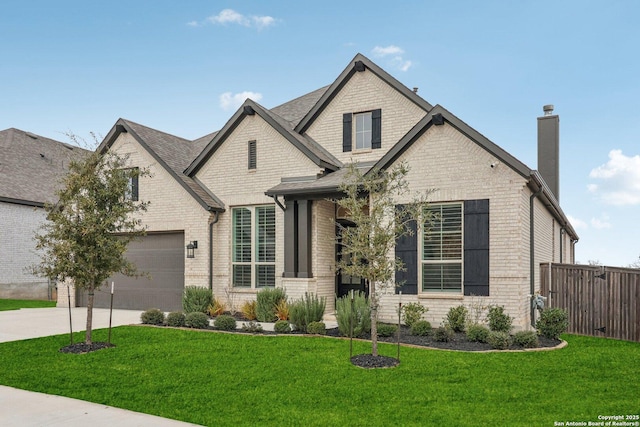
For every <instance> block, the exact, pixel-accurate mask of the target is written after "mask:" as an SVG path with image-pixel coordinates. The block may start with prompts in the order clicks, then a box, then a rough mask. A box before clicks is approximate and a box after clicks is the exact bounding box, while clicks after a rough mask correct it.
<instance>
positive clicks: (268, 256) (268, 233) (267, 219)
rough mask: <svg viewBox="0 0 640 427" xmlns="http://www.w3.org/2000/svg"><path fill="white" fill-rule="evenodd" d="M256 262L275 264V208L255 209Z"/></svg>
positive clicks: (263, 207)
mask: <svg viewBox="0 0 640 427" xmlns="http://www.w3.org/2000/svg"><path fill="white" fill-rule="evenodd" d="M256 221H257V227H256V234H257V245H256V247H257V256H256V261H257V262H276V208H275V206H260V207H257V208H256Z"/></svg>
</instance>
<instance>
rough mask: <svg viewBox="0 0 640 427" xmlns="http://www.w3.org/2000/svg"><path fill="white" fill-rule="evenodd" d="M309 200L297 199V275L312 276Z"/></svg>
mask: <svg viewBox="0 0 640 427" xmlns="http://www.w3.org/2000/svg"><path fill="white" fill-rule="evenodd" d="M311 206H312V203H311V200H298V212H297V213H298V236H297V237H298V269H297V270H298V275H297V277H313V274H312V272H311Z"/></svg>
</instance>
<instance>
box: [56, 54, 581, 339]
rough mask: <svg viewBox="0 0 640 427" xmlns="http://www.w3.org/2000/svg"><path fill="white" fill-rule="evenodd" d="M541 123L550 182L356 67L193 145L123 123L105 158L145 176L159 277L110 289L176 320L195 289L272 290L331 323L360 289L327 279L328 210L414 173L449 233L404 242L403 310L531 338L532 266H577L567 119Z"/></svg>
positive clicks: (148, 250) (391, 309)
mask: <svg viewBox="0 0 640 427" xmlns="http://www.w3.org/2000/svg"><path fill="white" fill-rule="evenodd" d="M538 122H539V135H540V142H539V145H540V153H541V154H540V158H541V159H542V160H543V161H544V163H545V165H540V166H539V167H540V169H541V171H543V173H542V174H541V173H540V172H538V171H535V170H532V169H530V168H529V167H527V166H525V165H524V164H523V163H521V162H520V161H518V160H517V159H515V158H514V157H513V156H511V155H510V154H509V153H507V152H505V151H504V150H503V149H501V148H500V147H498V146H497V145H495V144H494V143H492V142H491V141H489V140H488V139H486V138H485V137H484V136H482V135H481V134H480V133H478V132H477V131H476V130H474V129H473V128H471V127H470V126H468V125H467V124H466V123H464V122H463V121H462V120H460V119H459V118H457V117H456V116H454V115H453V114H452V113H450V112H449V111H447V110H446V109H445V108H443V107H442V106H440V105H435V106H433V105H431V104H430V103H429V102H427V101H425V100H424V99H422V98H421V97H420V96H419V95H418V94H417V93H416V92H415V91H412V90H410V89H408V88H407V87H405V86H404V85H402V84H401V83H400V82H398V81H397V80H396V79H395V78H393V77H392V76H391V75H389V74H388V73H387V72H385V71H384V70H382V69H381V68H380V67H378V66H377V65H376V64H374V63H373V62H371V61H370V60H369V59H367V58H366V57H364V56H362V55H357V56H356V57H355V58H354V59H353V60H352V61H351V62H350V63H349V65H348V66H347V68H346V69H345V70H344V71H343V72H342V73H341V74H340V75H339V76H338V78H337V79H336V80H335V81H334V82H333V83H332V84H331V85H330V86H326V87H323V88H321V89H319V90H317V91H314V92H311V93H309V94H307V95H304V96H302V97H300V98H297V99H294V100H292V101H290V102H288V103H285V104H283V105H280V106H278V107H275V108H272V109H266V108H264V107H262V106H261V105H259V104H258V103H256V102H254V101H252V100H250V99H248V100H247V101H246V102H245V103H244V105H242V106H241V107H240V108H239V109H238V111H236V113H235V114H234V115H233V116H232V117H231V118H230V119H229V121H228V122H227V123H226V124H225V126H224V127H223V128H222V129H221V130H220V131H218V132H216V133H213V134H211V135H207V136H205V137H202V138H200V139H198V140H196V141H188V140H184V139H182V138H179V137H175V136H171V135H168V134H165V133H162V132H159V131H156V130H153V129H149V128H147V127H144V126H141V125H138V124H136V123H133V122H130V121H127V120H123V119H120V120H118V122H117V123H116V124H115V126H114V127H113V128H112V130H111V131H110V132H109V134H108V135H107V137H106V138H105V139H104V141H103V142H102V144H101V146H100V147H99V150H112V151H115V152H118V153H121V154H126V155H128V156H129V161H130V164H131V166H132V167H141V168H143V167H148V168H150V170H151V173H152V175H153V177H151V178H147V177H144V178H141V179H140V182H139V183H138V184H139V185H138V188H139V198H140V200H148V201H150V202H151V204H150V206H149V210H148V212H147V213H145V214H144V215H143V217H142V218H143V221H144V223H145V224H146V225H147V227H148V230H149V234H148V236H147V237H145V238H144V239H143V240H142V241H140V242H138V243H137V246H135V247H132V248H131V250H130V256H131V257H132V259H134V260H136V261H139V262H140V263H141V269H143V270H145V271H149V272H150V273H151V276H152V277H153V278H152V279H151V280H149V279H137V280H134V279H127V278H123V277H118V278H117V280H114V281H115V282H116V285H115V287H116V289H118V288H120V289H121V292H120V296H119V297H118V292H116V300H118V298H120V299H119V300H118V303H117V306H121V307H131V308H138V309H146V308H149V307H153V306H157V307H160V308H163V309H165V310H169V309H179V308H180V293H181V291H182V289H183V288H184V286H191V285H195V286H204V287H209V288H211V289H212V290H213V293H214V295H215V296H216V297H219V298H221V299H223V300H224V301H225V302H227V303H229V302H233V303H234V304H235V305H236V308H237V307H239V305H240V304H241V303H242V302H243V301H245V300H251V299H255V297H256V293H257V291H258V290H259V289H261V288H263V287H269V286H277V287H283V288H286V291H287V295H289V296H290V297H292V298H298V297H300V296H302V295H304V293H305V292H313V293H316V294H318V295H320V296H325V297H327V314H331V313H333V311H334V307H335V296H336V295H343V294H345V293H347V292H348V291H349V290H350V289H363V290H364V288H365V287H364V284H363V283H362V282H361V281H360V280H359V279H356V278H351V277H342V276H341V275H339V274H338V275H336V271H335V267H334V263H335V259H336V256H338V254H337V253H336V245H335V236H336V227H335V222H336V221H344V222H345V224H346V223H348V217H347V215H345V214H344V212H341V211H340V210H339V209H337V207H336V205H335V204H334V203H332V202H331V201H330V200H331V199H332V198H335V197H336V196H338V195H339V191H338V186H339V185H340V183H341V181H342V179H343V178H344V176H345V172H346V168H345V166H346V165H347V164H349V163H352V162H357V163H358V165H359V166H360V167H362V168H363V170H368V169H369V168H388V167H391V166H393V165H396V164H398V163H399V162H406V163H407V164H408V165H409V167H410V168H411V170H410V173H409V175H408V177H407V179H408V182H409V185H410V187H411V189H412V190H429V189H435V191H434V192H433V193H432V195H431V197H430V200H431V202H432V204H431V207H432V208H433V209H435V210H437V211H438V212H439V213H440V214H441V215H442V217H443V218H444V219H445V222H446V223H447V224H448V225H450V226H449V227H442V228H435V229H434V230H432V233H431V236H430V240H429V241H427V242H425V236H424V235H423V234H422V233H421V230H420V228H418V229H417V231H418V232H417V233H416V234H415V235H414V236H413V237H411V238H404V239H402V240H401V241H399V242H398V244H397V246H396V254H397V255H398V256H400V257H401V258H402V259H403V260H404V262H405V264H406V266H407V271H406V272H403V273H399V274H398V277H397V278H398V280H402V281H404V282H405V284H404V287H403V288H402V301H403V302H404V303H406V302H410V301H419V302H421V303H422V304H423V305H425V306H426V307H428V308H429V312H428V316H427V318H428V319H429V320H431V321H432V322H435V323H436V324H437V323H439V322H441V321H442V319H443V317H444V316H445V315H446V313H447V311H448V310H449V308H450V307H453V306H457V305H460V304H470V303H472V302H474V303H479V304H485V305H486V304H499V305H504V306H505V308H506V311H507V312H508V313H509V314H510V315H511V316H513V317H514V318H515V321H514V324H515V326H517V327H519V328H526V327H528V324H529V323H530V321H531V319H530V316H531V300H530V295H531V294H532V293H534V292H535V291H536V290H538V289H539V264H540V263H542V262H573V259H574V255H573V254H574V252H573V250H574V243H575V242H576V241H577V239H578V237H577V235H576V232H575V230H574V229H573V227H572V226H571V224H570V223H569V221H568V219H567V217H566V216H565V214H564V213H563V212H562V210H561V209H560V206H559V204H558V197H557V194H558V180H557V158H558V156H557V150H558V147H557V144H558V117H557V116H553V115H548V116H544V117H541V118H539V119H538ZM548 153H550V154H548ZM547 164H548V165H549V168H548V169H547V166H546V165H547ZM408 201H409V200H398V203H399V204H402V203H406V202H408ZM194 246H197V248H193V247H194ZM187 247H189V248H188V249H187ZM190 256H193V258H191V257H190ZM398 291H399V290H394V289H390V290H388V291H387V293H386V294H385V295H383V296H382V298H381V310H380V313H381V317H382V318H383V319H387V320H392V319H395V318H396V307H397V304H398V301H399V298H400V296H399V295H398ZM63 301H64V300H63ZM100 301H101V302H100ZM79 302H80V303H81V302H82V298H81V297H80V300H79ZM107 303H108V298H107V294H106V293H105V294H104V295H103V296H102V299H100V298H99V302H98V304H107Z"/></svg>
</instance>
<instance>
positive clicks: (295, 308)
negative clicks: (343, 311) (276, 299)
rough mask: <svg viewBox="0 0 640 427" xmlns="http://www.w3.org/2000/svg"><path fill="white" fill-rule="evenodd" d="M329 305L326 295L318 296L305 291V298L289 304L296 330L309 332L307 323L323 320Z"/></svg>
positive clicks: (290, 315) (290, 316)
mask: <svg viewBox="0 0 640 427" xmlns="http://www.w3.org/2000/svg"><path fill="white" fill-rule="evenodd" d="M326 306H327V299H326V298H325V297H321V298H318V296H317V295H315V294H310V293H308V292H305V294H304V298H302V299H299V300H297V301H294V302H293V303H291V304H290V305H289V318H290V320H291V323H292V324H294V325H295V328H296V330H299V331H303V332H307V325H309V323H311V322H320V321H322V316H324V310H325V308H326Z"/></svg>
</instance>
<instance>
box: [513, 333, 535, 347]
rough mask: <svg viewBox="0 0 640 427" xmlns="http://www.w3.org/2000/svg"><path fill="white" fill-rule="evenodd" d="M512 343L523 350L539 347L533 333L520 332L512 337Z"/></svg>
mask: <svg viewBox="0 0 640 427" xmlns="http://www.w3.org/2000/svg"><path fill="white" fill-rule="evenodd" d="M513 343H514V344H515V345H517V346H520V347H524V348H536V347H538V346H539V345H540V343H539V342H538V334H536V333H535V331H520V332H516V334H515V335H514V336H513Z"/></svg>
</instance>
